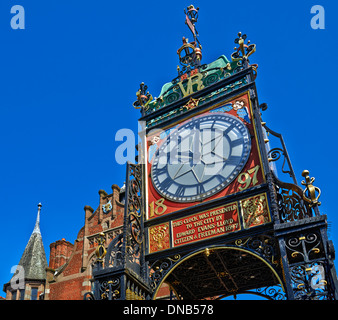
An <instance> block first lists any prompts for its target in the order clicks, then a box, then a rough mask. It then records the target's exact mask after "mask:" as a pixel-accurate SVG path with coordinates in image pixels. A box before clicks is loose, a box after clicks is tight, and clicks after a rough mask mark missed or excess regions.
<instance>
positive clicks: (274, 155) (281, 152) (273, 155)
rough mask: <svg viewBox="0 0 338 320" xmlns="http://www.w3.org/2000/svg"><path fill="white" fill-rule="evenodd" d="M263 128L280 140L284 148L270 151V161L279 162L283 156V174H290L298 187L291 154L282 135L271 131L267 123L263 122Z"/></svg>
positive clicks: (267, 140)
mask: <svg viewBox="0 0 338 320" xmlns="http://www.w3.org/2000/svg"><path fill="white" fill-rule="evenodd" d="M262 126H263V128H264V129H265V131H266V132H267V134H268V135H270V134H271V135H273V136H274V137H276V138H278V139H279V140H280V143H281V145H282V148H273V149H270V150H269V151H268V161H270V162H274V161H277V160H279V159H280V158H281V156H283V165H282V172H283V173H286V174H289V176H290V177H291V178H292V180H293V183H294V184H296V185H297V179H296V175H295V173H294V171H293V168H292V164H291V160H290V157H289V154H288V152H287V150H286V145H285V142H284V139H283V136H282V135H281V134H280V133H277V132H275V131H273V130H271V129H270V128H268V126H267V125H266V123H265V122H262ZM265 142H266V143H268V142H269V139H266V140H265ZM286 163H287V164H288V167H289V169H288V170H286V169H285V165H286Z"/></svg>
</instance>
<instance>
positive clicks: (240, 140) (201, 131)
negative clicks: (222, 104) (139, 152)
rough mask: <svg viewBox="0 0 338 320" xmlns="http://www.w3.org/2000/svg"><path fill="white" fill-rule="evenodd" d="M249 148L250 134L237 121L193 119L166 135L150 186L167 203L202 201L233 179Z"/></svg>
mask: <svg viewBox="0 0 338 320" xmlns="http://www.w3.org/2000/svg"><path fill="white" fill-rule="evenodd" d="M250 149H251V140H250V135H249V131H248V129H247V127H246V126H245V125H244V123H243V122H242V121H241V120H239V119H238V118H236V117H234V116H232V115H229V114H224V113H212V114H208V115H204V116H196V117H194V118H192V119H190V120H189V121H187V122H185V123H183V124H182V125H181V126H179V127H178V128H177V129H176V130H175V131H173V132H172V133H171V134H170V135H169V136H167V138H166V139H165V141H164V142H163V143H162V144H161V145H160V147H159V149H158V150H157V151H156V153H155V155H154V159H153V163H152V167H151V178H152V182H153V185H154V187H155V188H156V190H157V191H158V193H159V194H161V195H162V196H163V197H165V198H167V199H168V200H171V201H175V202H194V201H201V200H203V199H205V198H208V197H210V196H212V195H214V194H216V193H218V192H219V191H221V190H222V189H224V188H225V187H226V186H228V185H229V184H230V183H231V182H232V181H233V180H234V178H235V177H236V176H237V175H238V174H239V173H240V171H241V170H242V169H243V167H244V165H245V163H246V162H247V160H248V157H249V154H250Z"/></svg>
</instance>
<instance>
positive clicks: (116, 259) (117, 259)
mask: <svg viewBox="0 0 338 320" xmlns="http://www.w3.org/2000/svg"><path fill="white" fill-rule="evenodd" d="M122 243H123V234H122V233H121V234H119V235H118V236H116V237H115V239H113V240H112V241H111V242H110V244H109V246H108V249H107V255H106V257H105V263H104V265H105V267H106V268H111V267H118V266H121V265H122V262H123V258H122Z"/></svg>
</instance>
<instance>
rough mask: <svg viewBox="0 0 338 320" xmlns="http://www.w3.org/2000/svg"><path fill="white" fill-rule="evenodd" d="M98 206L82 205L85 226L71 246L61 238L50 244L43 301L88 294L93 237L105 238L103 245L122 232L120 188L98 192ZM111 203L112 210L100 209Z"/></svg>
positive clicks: (95, 242)
mask: <svg viewBox="0 0 338 320" xmlns="http://www.w3.org/2000/svg"><path fill="white" fill-rule="evenodd" d="M99 195H100V205H99V207H98V208H97V209H96V210H95V211H94V210H93V209H92V208H91V207H90V206H85V208H84V210H85V225H84V226H83V227H82V228H81V229H80V231H79V233H78V235H77V239H76V240H75V243H74V244H71V243H70V242H68V241H66V240H65V239H62V240H58V241H55V242H53V243H52V244H51V245H50V257H49V268H47V281H46V291H45V299H46V300H82V299H83V295H84V293H86V292H88V291H91V281H90V279H91V278H92V264H93V262H94V261H95V257H96V256H95V249H96V246H97V237H98V235H99V233H100V232H103V233H104V234H105V236H106V245H107V246H108V245H109V243H110V242H111V240H112V239H113V238H114V237H116V235H118V234H119V233H121V232H122V225H123V213H124V204H123V203H121V202H120V200H121V199H120V188H119V187H118V186H117V185H113V186H112V193H111V194H109V195H108V194H107V193H106V192H105V191H104V190H100V191H99ZM109 201H110V202H111V207H112V209H111V210H109V211H108V212H106V213H105V212H104V211H103V208H102V206H103V205H105V204H107V203H108V202H109Z"/></svg>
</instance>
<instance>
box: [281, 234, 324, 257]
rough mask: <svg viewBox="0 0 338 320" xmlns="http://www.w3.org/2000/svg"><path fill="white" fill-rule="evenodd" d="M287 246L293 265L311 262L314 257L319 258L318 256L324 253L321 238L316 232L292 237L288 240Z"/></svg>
mask: <svg viewBox="0 0 338 320" xmlns="http://www.w3.org/2000/svg"><path fill="white" fill-rule="evenodd" d="M285 246H286V248H287V254H288V258H289V261H290V262H291V263H294V262H300V261H305V262H309V261H310V258H312V257H313V255H315V257H316V258H319V257H320V256H318V254H320V253H323V252H322V251H323V250H322V245H321V238H320V237H319V236H318V234H317V233H315V232H311V233H307V234H304V235H303V234H301V235H297V236H291V237H289V238H287V239H286V241H285Z"/></svg>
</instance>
